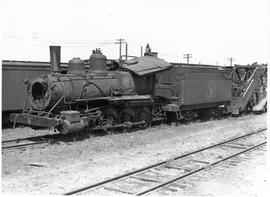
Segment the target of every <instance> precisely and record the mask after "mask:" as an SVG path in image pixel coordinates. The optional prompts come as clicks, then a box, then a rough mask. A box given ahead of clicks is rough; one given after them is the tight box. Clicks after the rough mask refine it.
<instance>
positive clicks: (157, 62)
mask: <svg viewBox="0 0 270 197" xmlns="http://www.w3.org/2000/svg"><path fill="white" fill-rule="evenodd" d="M171 66H172V65H171V64H170V63H169V62H166V61H165V60H163V59H160V58H157V57H153V56H142V57H137V58H135V59H132V60H128V61H126V62H125V63H124V64H123V65H122V67H123V68H125V69H127V70H130V71H132V72H134V73H135V74H137V75H139V76H142V75H147V74H150V73H154V72H158V71H161V70H164V69H167V68H169V67H171Z"/></svg>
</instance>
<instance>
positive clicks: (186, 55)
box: [183, 53, 192, 64]
mask: <svg viewBox="0 0 270 197" xmlns="http://www.w3.org/2000/svg"><path fill="white" fill-rule="evenodd" d="M183 58H184V59H187V64H189V59H190V58H192V54H190V53H187V54H184V56H183Z"/></svg>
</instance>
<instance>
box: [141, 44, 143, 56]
mask: <svg viewBox="0 0 270 197" xmlns="http://www.w3.org/2000/svg"><path fill="white" fill-rule="evenodd" d="M142 56H143V47H142V46H141V57H142Z"/></svg>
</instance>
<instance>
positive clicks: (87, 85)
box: [29, 49, 135, 110]
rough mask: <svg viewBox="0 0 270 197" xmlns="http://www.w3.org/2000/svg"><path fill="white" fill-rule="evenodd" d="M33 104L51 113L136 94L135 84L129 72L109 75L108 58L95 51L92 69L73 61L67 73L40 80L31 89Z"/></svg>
mask: <svg viewBox="0 0 270 197" xmlns="http://www.w3.org/2000/svg"><path fill="white" fill-rule="evenodd" d="M29 93H30V94H29V98H30V104H31V106H32V107H33V109H35V110H50V109H51V108H52V107H53V106H54V105H55V104H56V103H57V107H58V108H59V107H61V106H66V105H68V104H73V103H74V102H76V101H79V100H85V99H94V98H101V97H108V96H115V95H132V94H135V87H134V81H133V78H132V77H131V75H130V74H129V73H128V72H121V71H116V72H107V70H106V56H105V55H103V54H102V53H101V52H100V50H98V49H97V50H95V51H93V54H92V55H91V57H90V67H89V70H88V72H86V70H85V65H84V61H83V60H81V59H80V58H73V59H72V60H70V61H69V63H68V71H67V74H59V73H51V74H49V75H44V76H43V77H41V78H37V79H35V80H34V81H32V82H31V84H30V86H29Z"/></svg>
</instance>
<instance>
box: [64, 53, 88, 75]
mask: <svg viewBox="0 0 270 197" xmlns="http://www.w3.org/2000/svg"><path fill="white" fill-rule="evenodd" d="M84 72H85V66H84V61H83V60H81V59H80V58H78V57H75V58H73V59H71V60H69V62H68V73H71V74H81V73H84Z"/></svg>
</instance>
